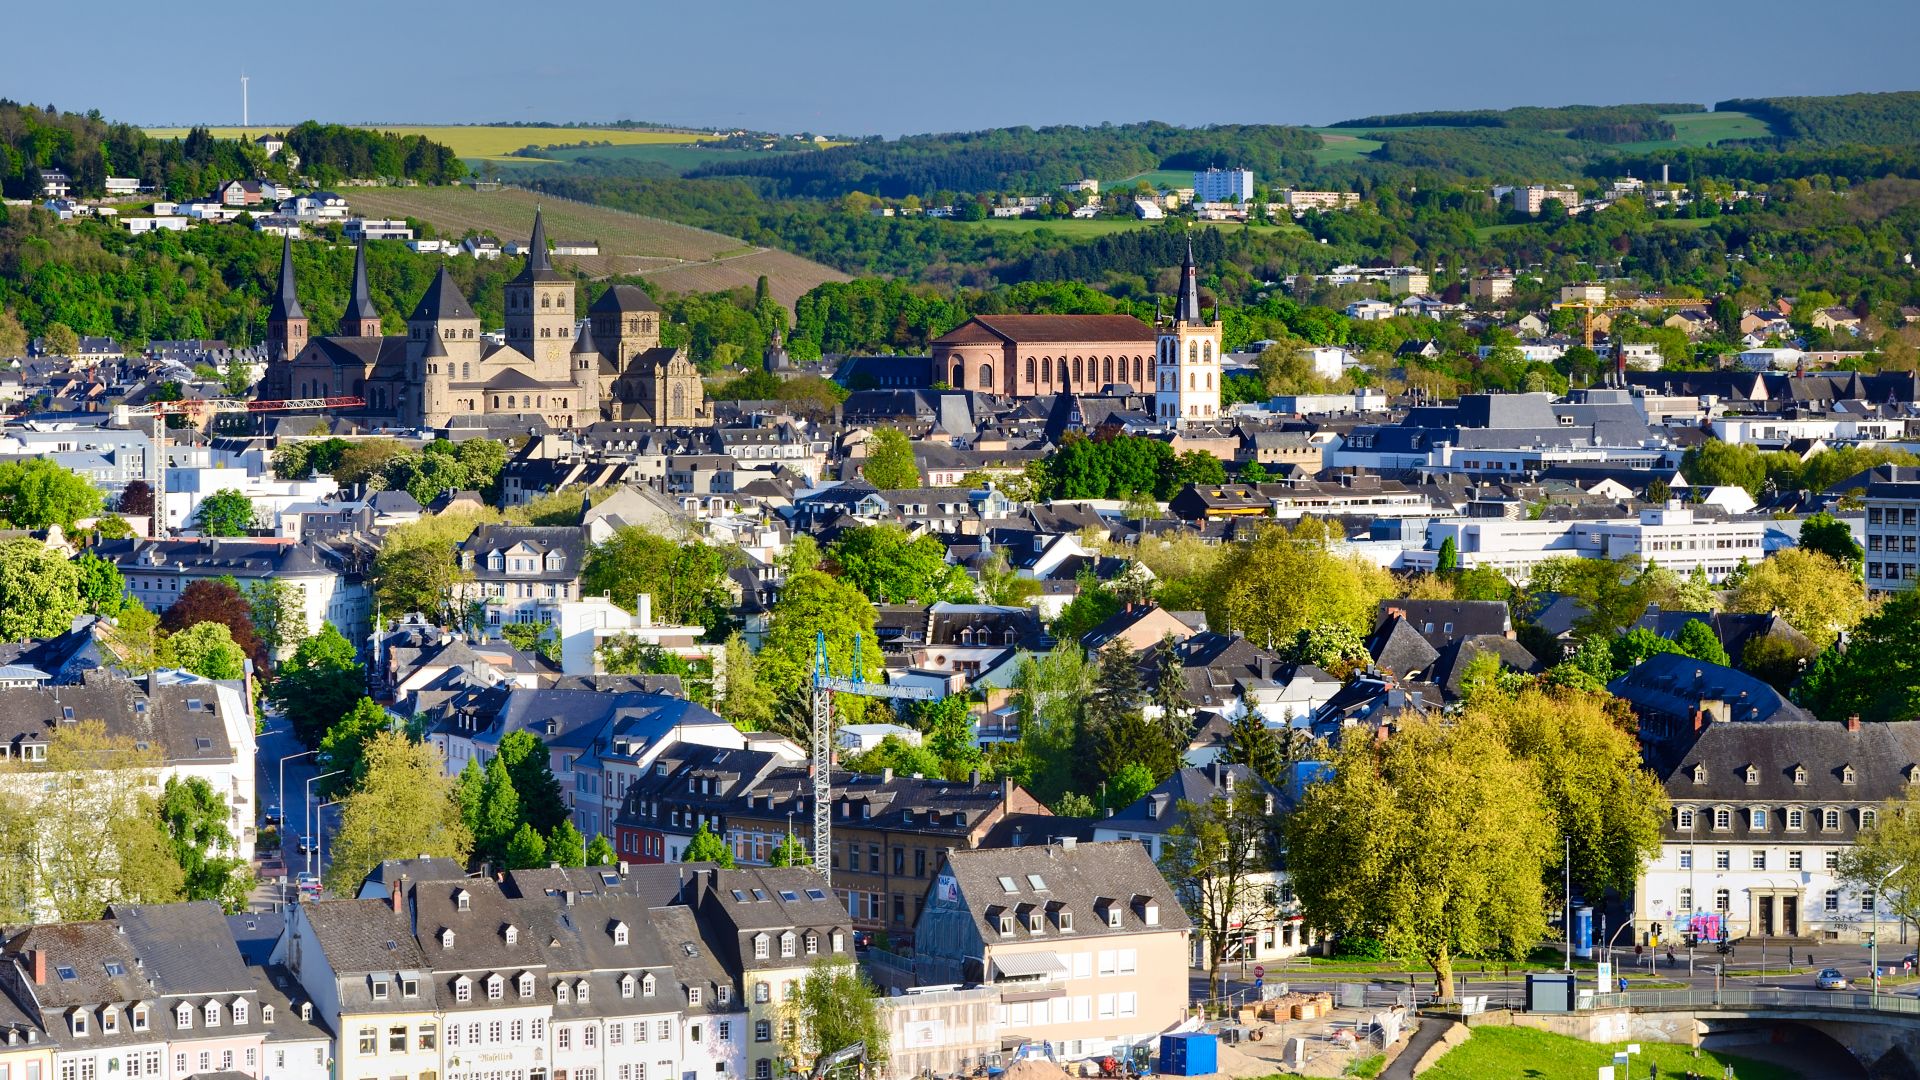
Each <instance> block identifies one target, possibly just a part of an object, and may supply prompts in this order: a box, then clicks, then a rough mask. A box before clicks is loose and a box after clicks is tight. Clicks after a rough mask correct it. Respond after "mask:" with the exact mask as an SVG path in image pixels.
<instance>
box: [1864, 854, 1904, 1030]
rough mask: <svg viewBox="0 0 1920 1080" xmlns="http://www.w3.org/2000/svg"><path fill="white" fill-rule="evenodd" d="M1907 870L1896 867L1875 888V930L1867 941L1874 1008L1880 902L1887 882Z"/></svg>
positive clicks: (1876, 1003) (1877, 1001)
mask: <svg viewBox="0 0 1920 1080" xmlns="http://www.w3.org/2000/svg"><path fill="white" fill-rule="evenodd" d="M1906 868H1907V864H1906V863H1901V864H1900V865H1898V866H1896V867H1894V868H1893V869H1891V870H1889V871H1887V872H1886V873H1884V874H1881V875H1880V883H1879V884H1878V885H1875V886H1874V888H1873V930H1872V931H1870V936H1869V937H1868V939H1867V950H1868V954H1869V955H1868V963H1870V964H1872V965H1873V971H1872V972H1871V974H1870V976H1869V977H1870V978H1872V980H1873V1007H1874V1008H1876V1009H1878V1008H1879V1007H1880V901H1881V898H1882V897H1884V896H1885V895H1886V891H1887V882H1889V881H1891V880H1893V875H1895V874H1897V873H1899V872H1900V871H1902V870H1905V869H1906Z"/></svg>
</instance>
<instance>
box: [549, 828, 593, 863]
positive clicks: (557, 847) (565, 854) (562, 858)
mask: <svg viewBox="0 0 1920 1080" xmlns="http://www.w3.org/2000/svg"><path fill="white" fill-rule="evenodd" d="M547 861H548V862H557V863H559V864H560V865H561V866H585V865H587V838H586V837H584V836H581V835H580V830H579V829H577V828H574V825H573V819H572V818H568V819H567V820H565V821H563V822H561V823H560V824H559V825H558V826H557V827H556V828H555V829H554V830H553V832H552V833H551V834H550V835H549V836H548V837H547Z"/></svg>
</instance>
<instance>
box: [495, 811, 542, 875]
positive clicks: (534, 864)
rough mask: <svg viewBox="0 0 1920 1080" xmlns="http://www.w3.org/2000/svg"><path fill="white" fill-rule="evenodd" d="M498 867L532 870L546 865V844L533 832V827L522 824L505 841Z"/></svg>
mask: <svg viewBox="0 0 1920 1080" xmlns="http://www.w3.org/2000/svg"><path fill="white" fill-rule="evenodd" d="M500 865H501V866H502V867H504V868H505V869H508V870H533V869H537V868H539V867H544V866H546V865H547V842H546V841H545V840H542V839H540V834H539V833H537V832H534V831H533V826H531V825H528V824H526V823H525V822H522V823H521V824H520V828H518V829H517V830H515V831H514V834H513V835H512V836H511V837H509V838H508V840H507V848H506V852H505V854H503V855H502V857H501V863H500Z"/></svg>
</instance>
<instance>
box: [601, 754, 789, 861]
mask: <svg viewBox="0 0 1920 1080" xmlns="http://www.w3.org/2000/svg"><path fill="white" fill-rule="evenodd" d="M783 769H784V770H787V771H791V772H795V773H797V774H800V775H796V776H793V777H788V778H787V782H786V783H785V784H782V785H779V787H780V788H781V790H782V792H783V794H781V795H779V796H777V797H778V798H779V802H780V805H781V809H782V812H783V813H784V812H785V811H787V810H794V809H796V807H797V803H796V801H795V800H796V796H797V793H798V791H799V788H800V787H801V786H803V785H802V781H803V780H804V770H801V769H799V768H798V767H797V766H796V765H794V764H793V763H791V762H788V761H786V760H785V759H784V758H782V757H781V756H779V755H777V754H774V753H771V752H769V751H765V750H741V749H734V748H731V747H724V746H706V745H703V744H699V743H687V742H675V743H672V744H670V745H668V746H666V747H663V748H662V749H661V750H660V751H659V752H658V753H657V754H656V755H655V756H654V758H653V763H652V765H651V766H649V767H648V769H647V770H646V771H645V772H644V773H642V774H641V775H639V776H638V777H636V778H634V779H632V780H630V781H629V782H628V783H627V785H626V787H625V790H624V795H625V799H624V801H623V804H622V806H621V809H620V811H619V813H618V814H617V815H616V817H615V819H614V827H613V836H614V850H615V851H617V852H619V853H620V857H621V858H622V859H626V860H628V861H630V862H637V863H666V862H679V861H680V856H681V853H682V852H684V851H685V850H686V846H687V842H688V841H689V840H691V839H692V838H693V834H694V833H695V832H696V831H697V830H698V829H699V828H700V826H701V825H705V826H707V829H708V831H710V832H712V833H713V834H714V835H716V836H723V837H728V838H729V840H730V842H732V843H733V844H734V847H735V851H734V861H735V862H736V863H744V864H764V863H765V862H767V859H768V854H767V853H766V852H765V851H763V850H762V849H761V847H759V846H757V845H756V844H755V842H754V840H753V839H751V838H744V837H742V836H736V835H735V834H734V833H733V832H732V830H731V829H730V827H729V822H728V814H729V812H730V811H732V810H733V809H734V808H735V807H738V806H740V805H742V803H743V802H744V801H745V800H746V799H747V798H748V797H749V796H750V795H752V794H753V793H756V792H758V793H759V795H760V797H761V798H763V799H766V798H775V797H776V795H775V793H774V791H773V790H772V789H771V787H769V789H768V790H765V791H762V790H761V789H762V786H763V785H768V784H769V782H770V781H771V780H772V779H773V777H774V776H775V775H776V774H777V773H779V772H780V771H782V770H783ZM809 820H810V819H809ZM808 827H809V826H808V825H807V824H806V822H805V821H803V822H802V823H801V828H802V829H803V830H804V829H806V828H808ZM776 843H777V841H776ZM743 848H744V851H743V850H742V849H743ZM756 855H757V856H758V858H755V856H756Z"/></svg>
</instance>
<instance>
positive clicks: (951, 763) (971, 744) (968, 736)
mask: <svg viewBox="0 0 1920 1080" xmlns="http://www.w3.org/2000/svg"><path fill="white" fill-rule="evenodd" d="M912 714H913V720H914V724H915V726H917V727H918V728H919V729H920V730H921V732H922V733H923V734H924V745H925V746H926V749H927V751H928V752H929V753H931V754H932V755H933V756H934V758H935V759H936V760H937V761H938V762H939V763H940V768H939V770H938V772H939V774H940V775H942V776H945V777H946V778H947V779H949V780H960V779H964V778H965V777H966V776H967V774H968V773H970V772H972V771H973V770H975V769H978V768H980V767H981V764H982V755H981V753H980V744H979V742H978V740H977V739H976V738H975V735H974V727H973V712H972V709H971V707H970V706H969V704H968V702H967V699H966V697H965V696H964V695H961V694H949V695H947V696H946V697H943V698H938V699H936V700H933V701H916V702H914V703H913V709H912Z"/></svg>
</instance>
